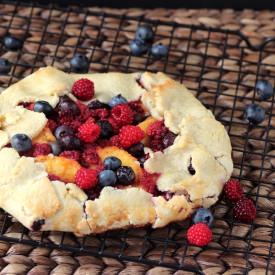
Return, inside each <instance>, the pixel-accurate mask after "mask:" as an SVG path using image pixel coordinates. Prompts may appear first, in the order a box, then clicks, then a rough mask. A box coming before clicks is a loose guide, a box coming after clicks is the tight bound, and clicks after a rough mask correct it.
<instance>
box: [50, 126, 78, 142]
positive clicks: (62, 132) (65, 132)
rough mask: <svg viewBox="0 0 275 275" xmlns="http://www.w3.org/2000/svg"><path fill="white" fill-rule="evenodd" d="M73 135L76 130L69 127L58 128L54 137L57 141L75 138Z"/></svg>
mask: <svg viewBox="0 0 275 275" xmlns="http://www.w3.org/2000/svg"><path fill="white" fill-rule="evenodd" d="M73 134H74V130H73V129H72V128H71V127H69V126H67V125H61V126H58V127H57V128H56V129H55V131H54V135H55V137H56V138H57V139H60V138H62V137H65V136H73Z"/></svg>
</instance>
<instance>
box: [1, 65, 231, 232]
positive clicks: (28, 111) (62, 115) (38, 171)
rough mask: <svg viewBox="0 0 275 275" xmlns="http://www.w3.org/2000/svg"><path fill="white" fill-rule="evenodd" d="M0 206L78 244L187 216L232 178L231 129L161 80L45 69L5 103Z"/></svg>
mask: <svg viewBox="0 0 275 275" xmlns="http://www.w3.org/2000/svg"><path fill="white" fill-rule="evenodd" d="M0 112H1V117H0V125H1V130H0V146H1V147H0V148H1V150H0V163H1V165H0V207H1V208H3V209H4V210H6V211H7V212H8V213H10V214H11V215H13V216H14V217H15V218H16V219H18V220H19V221H20V222H21V223H22V224H23V225H24V226H26V227H28V228H29V229H32V230H58V231H68V232H74V233H75V234H78V235H86V234H90V233H99V232H103V231H106V230H109V229H116V228H126V227H131V226H133V227H138V226H144V225H147V224H151V225H152V226H153V227H154V228H157V227H162V226H165V225H166V224H168V223H170V222H173V221H180V220H183V219H185V218H187V217H189V216H190V215H191V214H192V212H193V211H194V210H195V209H197V208H198V207H200V206H203V207H210V206H211V205H212V204H214V203H215V202H216V201H217V199H218V196H219V194H220V192H221V191H222V188H223V185H224V183H225V182H226V181H227V180H228V179H229V178H230V175H231V173H232V159H231V145H230V140H229V137H228V135H227V132H226V130H225V129H224V127H223V126H222V125H221V124H220V123H219V122H218V121H216V120H215V118H214V116H213V114H212V113H211V112H210V111H209V110H207V109H206V108H205V107H204V106H203V105H202V104H201V103H200V102H199V101H198V100H197V99H196V98H195V97H194V96H193V95H192V94H191V93H190V92H188V91H187V89H186V88H185V87H184V86H183V85H182V84H180V83H178V82H176V81H174V80H172V79H170V78H169V77H167V76H166V75H164V74H162V73H156V74H154V73H148V72H144V73H133V74H123V73H105V74H85V75H78V74H67V73H64V72H62V71H59V70H57V69H55V68H52V67H47V68H42V69H40V70H38V71H37V72H35V73H33V74H32V75H30V76H28V77H26V78H25V79H23V80H21V81H19V82H18V83H16V84H14V85H12V86H10V87H9V88H8V89H6V90H5V91H3V92H2V94H1V95H0Z"/></svg>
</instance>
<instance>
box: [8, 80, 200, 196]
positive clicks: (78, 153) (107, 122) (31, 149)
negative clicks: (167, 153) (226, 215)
mask: <svg viewBox="0 0 275 275" xmlns="http://www.w3.org/2000/svg"><path fill="white" fill-rule="evenodd" d="M72 94H73V96H72V97H69V96H67V95H65V96H62V97H60V99H59V103H58V104H57V106H56V107H55V108H52V106H51V105H50V104H49V103H48V102H46V101H36V102H29V103H28V102H23V103H21V104H20V105H21V106H22V107H24V108H27V109H29V110H32V111H34V112H41V113H44V115H45V116H46V117H47V118H48V122H47V125H46V127H45V128H44V130H43V131H42V132H41V133H40V134H39V135H38V137H36V138H34V139H33V140H31V139H30V138H29V137H28V136H26V135H24V134H20V133H18V134H16V135H14V136H13V137H12V140H11V146H12V147H14V148H15V149H16V150H17V151H18V152H19V153H20V155H25V156H31V157H35V158H36V161H37V162H42V163H44V165H45V167H46V171H47V172H48V177H49V179H50V180H61V181H63V182H65V183H68V182H72V183H75V184H76V185H78V186H79V187H80V188H81V189H82V190H84V191H85V192H86V194H87V195H88V197H89V199H96V198H97V197H98V196H99V195H100V192H101V190H102V188H104V187H106V186H112V187H115V188H125V187H126V186H139V187H140V188H143V189H144V190H145V191H146V192H149V193H151V194H153V195H158V194H159V193H160V192H159V191H158V189H157V179H158V177H159V174H151V173H149V172H147V171H146V170H145V169H144V163H145V161H146V160H147V159H148V158H149V154H145V147H149V148H150V149H151V150H153V151H163V150H165V149H166V148H167V147H169V146H171V145H173V143H174V140H175V138H176V135H175V134H174V133H172V132H171V131H169V129H168V128H167V127H166V126H165V124H164V121H157V120H155V119H154V118H153V117H151V116H149V114H148V112H147V111H146V110H145V108H144V107H143V105H142V102H141V100H140V99H138V100H133V101H129V102H128V101H127V99H126V98H124V97H123V96H122V95H121V94H118V95H117V96H114V97H113V98H111V100H110V101H109V102H108V103H104V102H101V101H99V100H98V99H95V98H94V94H95V89H94V85H93V82H91V81H90V80H88V79H80V80H78V81H76V82H75V83H74V84H73V87H72ZM83 101H89V102H88V103H84V102H83ZM190 167H191V168H190V169H189V168H188V169H189V172H190V174H194V173H195V172H193V171H195V170H194V169H193V168H192V164H191V161H190Z"/></svg>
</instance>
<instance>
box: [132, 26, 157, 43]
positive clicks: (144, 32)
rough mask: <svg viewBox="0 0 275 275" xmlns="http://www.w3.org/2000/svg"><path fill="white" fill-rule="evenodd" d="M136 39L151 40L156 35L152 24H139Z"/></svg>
mask: <svg viewBox="0 0 275 275" xmlns="http://www.w3.org/2000/svg"><path fill="white" fill-rule="evenodd" d="M135 37H136V39H139V40H142V41H146V42H151V41H152V40H153V37H154V32H153V29H152V27H151V26H150V25H142V26H139V27H138V29H137V30H136V36H135Z"/></svg>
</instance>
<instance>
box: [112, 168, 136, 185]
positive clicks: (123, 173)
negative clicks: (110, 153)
mask: <svg viewBox="0 0 275 275" xmlns="http://www.w3.org/2000/svg"><path fill="white" fill-rule="evenodd" d="M116 175H117V179H118V182H119V184H122V185H129V184H132V183H134V181H135V178H136V176H135V172H134V171H133V169H132V168H131V167H129V166H121V167H119V168H118V169H117V171H116Z"/></svg>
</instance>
